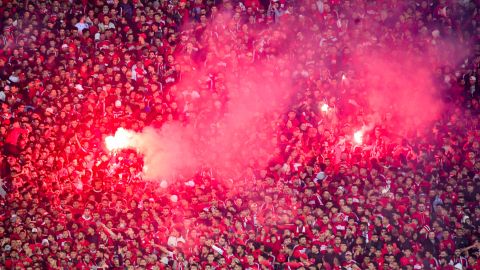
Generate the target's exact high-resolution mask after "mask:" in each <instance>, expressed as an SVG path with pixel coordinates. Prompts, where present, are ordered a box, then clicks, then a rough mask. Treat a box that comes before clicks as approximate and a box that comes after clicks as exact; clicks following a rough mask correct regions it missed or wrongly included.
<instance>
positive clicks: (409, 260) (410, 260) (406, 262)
mask: <svg viewBox="0 0 480 270" xmlns="http://www.w3.org/2000/svg"><path fill="white" fill-rule="evenodd" d="M403 254H404V256H403V257H402V258H401V259H400V265H401V266H402V267H407V266H412V267H413V266H414V265H415V263H416V262H417V260H416V258H415V256H414V255H413V254H412V250H410V248H405V249H404V250H403Z"/></svg>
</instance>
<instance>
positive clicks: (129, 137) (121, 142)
mask: <svg viewBox="0 0 480 270" xmlns="http://www.w3.org/2000/svg"><path fill="white" fill-rule="evenodd" d="M105 146H106V147H107V149H108V151H110V152H111V151H116V150H120V149H126V148H132V147H133V146H134V145H133V133H132V132H131V131H128V130H126V129H123V128H119V129H117V131H116V132H115V135H114V136H107V137H106V138H105Z"/></svg>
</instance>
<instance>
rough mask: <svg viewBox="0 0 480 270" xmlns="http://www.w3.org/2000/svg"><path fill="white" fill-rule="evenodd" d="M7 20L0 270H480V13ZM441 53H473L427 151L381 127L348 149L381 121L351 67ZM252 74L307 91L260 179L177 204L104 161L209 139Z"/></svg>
mask: <svg viewBox="0 0 480 270" xmlns="http://www.w3.org/2000/svg"><path fill="white" fill-rule="evenodd" d="M0 3H1V4H0V14H1V15H0V18H1V21H0V26H1V27H0V29H1V31H2V32H1V33H0V37H1V39H0V86H1V88H0V90H1V91H0V104H1V112H0V113H1V117H2V118H1V119H0V120H1V121H2V122H1V125H0V144H1V147H2V149H3V152H2V154H1V155H0V179H1V180H0V204H1V210H0V249H1V257H0V269H179V270H183V269H192V270H195V269H205V270H213V269H235V270H240V269H249V270H252V269H256V270H260V269H263V270H267V269H278V270H283V269H292V270H293V269H302V270H303V269H305V270H306V269H308V270H321V269H438V270H446V269H476V270H478V269H480V244H479V239H478V237H479V236H480V234H479V233H480V231H479V229H480V205H479V203H478V202H479V201H480V195H479V190H480V185H479V183H480V181H479V178H480V160H479V156H480V123H479V119H480V118H479V112H480V105H479V102H480V99H479V97H480V88H479V87H480V86H479V82H478V77H479V75H480V25H478V22H479V21H480V10H479V8H480V5H479V2H478V1H472V0H470V1H468V0H462V1H453V0H439V1H437V0H423V1H414V0H406V1H396V0H383V1H360V0H351V1H336V0H329V1H322V0H319V1H311V0H302V1H286V0H272V1H271V2H269V1H266V0H262V1H254V0H249V1H247V0H246V1H227V0H225V1H207V0H206V1H202V0H192V1H187V0H180V1H178V0H172V1H163V0H162V1H145V0H133V1H132V0H107V1H103V0H96V1H62V0H55V1H50V0H30V1H29V0H13V1H11V0H6V1H0ZM364 22H369V23H364ZM387 40H388V42H386V41H387ZM443 40H449V41H452V40H454V41H455V42H458V44H459V46H460V47H462V48H468V50H467V49H466V51H467V52H466V53H464V54H465V55H463V56H462V57H463V58H462V61H461V62H460V64H458V65H456V64H455V65H452V66H444V67H442V68H439V69H438V70H435V71H434V72H433V74H434V76H436V77H435V82H436V84H435V85H436V87H438V89H440V90H441V91H439V92H441V96H442V98H443V99H444V101H445V102H446V103H447V104H448V106H445V110H444V112H443V113H442V115H441V116H440V117H439V118H438V119H436V121H435V123H433V124H432V125H431V127H430V128H429V129H428V131H427V132H423V133H420V132H419V133H416V134H415V133H413V134H412V132H408V136H407V135H402V136H400V135H399V134H392V132H389V130H391V127H394V126H395V124H396V123H395V121H396V119H394V118H390V117H389V116H388V115H382V116H380V118H381V119H382V122H381V124H378V125H376V126H375V128H373V129H372V130H371V131H368V132H366V133H365V135H364V138H363V141H362V144H361V147H360V146H358V145H357V146H355V145H352V144H351V143H348V142H347V143H346V141H348V140H346V139H345V138H346V136H345V135H346V134H353V132H354V131H355V129H356V128H358V127H361V126H362V123H364V122H365V121H367V120H368V119H374V116H372V115H374V113H375V112H373V111H369V110H368V108H363V109H362V113H361V114H360V113H359V110H358V109H356V108H357V107H361V106H362V105H365V104H366V103H365V99H366V97H365V96H362V95H361V94H358V91H356V90H358V89H356V86H358V85H362V84H363V82H362V78H361V76H356V75H355V71H353V70H350V65H349V51H351V50H353V49H354V48H356V47H361V51H369V50H374V49H380V47H381V46H380V45H381V44H388V47H389V49H391V50H395V49H396V48H398V49H402V50H407V51H416V52H417V51H422V50H423V49H424V48H426V47H429V46H433V47H435V46H440V45H442V42H443ZM406 44H407V45H406ZM442 48H444V47H442ZM292 59H295V61H294V63H295V64H291V63H292ZM251 66H255V67H258V66H262V67H263V66H265V67H275V69H270V70H269V72H266V73H265V74H261V75H262V76H265V77H266V78H265V80H272V78H273V79H275V78H277V77H275V76H279V78H283V79H286V78H287V79H289V80H290V79H291V81H293V82H294V83H292V85H293V86H292V87H294V90H295V92H294V95H293V97H292V98H289V99H288V102H289V104H288V106H289V108H288V110H287V111H286V112H284V113H283V114H281V115H276V117H273V119H272V117H271V116H270V117H265V118H262V119H260V120H258V121H259V122H262V121H267V120H268V122H266V123H264V124H263V125H262V126H263V127H264V130H256V132H257V133H258V134H253V135H252V136H258V139H259V140H260V141H261V140H262V139H263V140H265V136H266V135H265V134H267V135H268V134H275V135H276V136H275V138H274V139H275V140H274V141H275V143H276V147H275V150H273V151H272V153H271V154H272V156H271V157H270V159H269V160H268V162H266V163H265V164H266V165H265V166H258V164H259V162H258V161H255V160H248V161H247V165H249V166H248V167H244V168H246V169H245V170H244V171H242V172H238V173H235V174H233V175H231V176H230V177H231V180H229V181H226V179H225V178H226V177H227V176H225V175H217V174H216V173H215V170H214V169H212V168H208V167H204V168H202V169H201V170H199V171H198V172H197V173H196V174H195V175H194V176H193V177H189V178H188V179H178V181H172V182H170V185H169V186H168V187H166V186H165V185H164V184H163V182H160V181H146V180H145V179H143V177H142V176H143V169H142V164H143V162H142V157H141V156H140V155H138V153H136V152H135V151H130V150H125V151H121V152H119V153H116V154H115V155H114V156H112V154H111V153H109V152H108V151H107V150H106V149H105V147H104V146H103V145H104V143H103V142H104V139H105V136H106V135H109V134H112V133H113V132H115V130H116V129H117V128H118V127H124V128H128V129H131V130H136V131H140V130H142V129H143V128H144V127H146V126H153V127H156V128H161V127H162V126H163V125H165V124H166V123H169V122H180V123H186V122H189V123H191V122H195V121H198V120H199V119H200V120H202V119H205V118H208V119H213V120H210V121H213V122H215V119H217V118H221V117H219V115H222V113H224V112H225V111H227V110H228V104H229V96H228V93H229V89H230V90H231V89H233V88H235V87H237V88H240V89H242V87H247V88H248V86H244V85H242V83H243V82H242V78H237V79H236V81H237V82H236V83H235V80H232V79H231V77H232V74H236V73H238V74H245V69H248V68H246V67H251ZM199 70H201V72H203V75H204V76H202V77H200V78H199V79H198V80H192V84H195V86H194V87H193V86H188V85H186V84H182V80H183V81H185V80H186V78H188V79H191V78H192V77H195V76H196V75H197V74H198V73H197V72H199ZM191 74H195V76H192V75H191ZM347 80H348V83H347V82H346V81H347ZM232 81H233V83H232ZM227 82H228V83H227ZM240 91H241V90H240ZM352 99H355V100H353V101H352ZM319 104H320V105H322V104H326V105H327V107H323V109H322V107H321V106H318V105H319ZM352 104H353V105H352ZM324 106H325V105H324ZM425 106H428V104H425ZM352 107H353V109H352ZM325 108H326V109H325ZM200 122H201V121H200ZM205 128H206V129H208V128H210V129H215V125H211V126H206V127H205ZM263 132H264V133H263ZM262 133H263V134H262ZM205 134H208V132H207V133H205ZM203 139H204V138H199V140H200V141H201V140H203ZM254 139H255V138H254ZM268 140H270V138H268ZM236 147H238V148H242V147H243V146H242V144H241V143H240V142H239V145H237V146H236ZM262 158H263V156H262ZM219 162H221V161H219Z"/></svg>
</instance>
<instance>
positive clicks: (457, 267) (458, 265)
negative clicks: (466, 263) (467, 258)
mask: <svg viewBox="0 0 480 270" xmlns="http://www.w3.org/2000/svg"><path fill="white" fill-rule="evenodd" d="M454 267H455V269H460V270H462V269H463V266H462V264H461V263H457V264H455V266H454Z"/></svg>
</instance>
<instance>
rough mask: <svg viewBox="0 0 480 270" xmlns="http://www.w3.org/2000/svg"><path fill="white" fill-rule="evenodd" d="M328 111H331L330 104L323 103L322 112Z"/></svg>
mask: <svg viewBox="0 0 480 270" xmlns="http://www.w3.org/2000/svg"><path fill="white" fill-rule="evenodd" d="M328 109H329V107H328V104H327V103H323V105H322V108H321V110H322V112H328Z"/></svg>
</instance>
